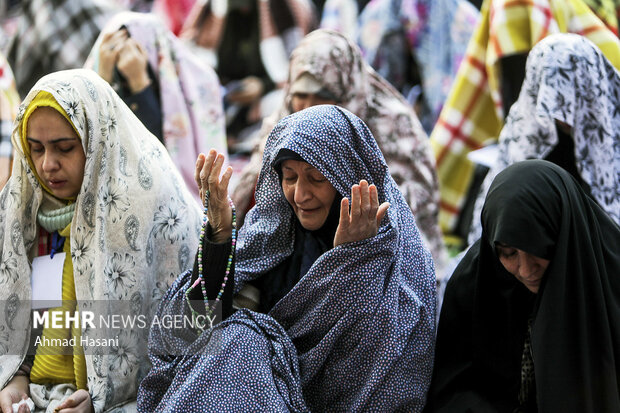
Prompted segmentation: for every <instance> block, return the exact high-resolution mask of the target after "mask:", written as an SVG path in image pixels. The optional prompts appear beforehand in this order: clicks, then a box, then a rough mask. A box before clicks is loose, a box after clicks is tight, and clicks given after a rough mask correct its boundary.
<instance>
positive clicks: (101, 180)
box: [0, 70, 200, 413]
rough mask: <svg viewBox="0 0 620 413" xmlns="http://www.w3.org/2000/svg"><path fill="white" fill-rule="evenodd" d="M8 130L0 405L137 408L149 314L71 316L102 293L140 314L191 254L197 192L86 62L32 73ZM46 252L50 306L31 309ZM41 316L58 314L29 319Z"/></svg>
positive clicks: (1, 234)
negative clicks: (110, 321)
mask: <svg viewBox="0 0 620 413" xmlns="http://www.w3.org/2000/svg"><path fill="white" fill-rule="evenodd" d="M12 141H13V145H14V147H15V149H16V158H15V162H14V165H13V171H12V176H11V178H10V180H9V182H8V183H7V185H6V187H5V188H4V190H3V191H2V193H0V285H2V291H1V292H0V312H3V313H4V317H2V318H3V319H2V321H0V336H2V341H1V343H2V344H0V347H2V348H0V354H1V355H0V366H2V367H1V368H0V388H2V391H1V392H0V408H1V409H2V412H3V413H4V412H5V411H12V410H11V404H14V403H19V402H20V400H22V399H25V398H28V397H30V398H31V399H32V401H33V402H34V406H35V407H34V411H35V412H39V411H50V412H51V411H58V412H61V413H62V412H63V411H65V410H66V409H75V410H66V411H95V412H102V411H107V410H110V409H112V408H115V407H120V406H123V408H124V409H125V411H134V410H135V397H136V391H137V387H138V383H139V381H140V379H141V378H142V377H143V375H144V374H145V373H146V371H147V370H148V361H147V357H146V351H145V350H146V337H147V334H148V327H149V325H148V323H145V324H142V325H140V324H138V325H137V327H134V328H122V326H117V327H110V328H108V329H107V330H105V329H104V330H105V331H103V330H101V329H98V327H100V326H93V325H86V324H84V323H83V322H82V323H81V324H80V323H74V322H71V321H72V318H71V317H77V316H78V314H82V315H83V314H84V312H85V311H88V310H90V311H93V310H94V309H95V308H96V307H98V306H99V307H101V306H102V304H103V306H105V307H108V308H111V309H113V311H114V310H115V311H117V312H119V313H120V312H122V310H121V309H122V308H124V306H123V304H127V305H128V307H127V308H131V311H132V313H131V314H129V315H137V314H144V315H149V314H151V313H152V311H153V310H154V308H155V306H156V304H157V302H158V300H159V298H160V297H161V295H162V294H163V292H165V291H166V290H167V288H168V287H169V285H170V284H171V282H172V280H173V279H174V277H175V275H176V274H177V273H178V272H179V271H183V270H186V269H187V267H188V265H191V257H190V251H194V250H195V249H196V247H197V243H198V233H197V231H196V230H195V228H198V227H199V226H200V208H199V205H198V204H197V203H196V202H195V201H194V199H193V197H192V195H191V194H190V193H189V191H188V190H187V189H186V187H185V185H183V184H182V182H183V181H182V178H181V177H180V175H179V173H178V171H177V170H176V168H175V167H174V165H173V163H172V161H171V159H170V157H169V156H168V154H167V151H166V150H165V148H164V147H163V146H162V145H161V143H160V142H159V141H158V140H157V138H155V137H154V136H153V135H152V134H151V133H150V132H148V130H147V129H146V128H145V127H144V126H143V125H142V124H141V123H140V121H139V120H138V119H137V118H136V117H135V115H134V114H133V113H132V111H131V110H130V109H129V108H128V107H127V106H126V105H125V104H124V103H123V102H122V100H121V99H120V98H119V97H118V95H117V94H116V93H115V92H114V90H113V89H112V88H111V87H110V86H109V85H108V84H107V83H106V82H105V81H103V80H102V79H101V78H99V76H97V75H96V74H95V73H94V72H92V71H88V70H71V71H64V72H57V73H53V74H51V75H48V76H46V77H44V78H42V79H41V80H40V81H39V82H38V83H37V84H36V85H35V86H34V87H33V89H32V90H31V91H30V93H29V94H28V96H27V97H26V99H25V100H24V102H23V103H22V106H21V107H20V110H19V114H18V116H17V119H16V121H15V126H14V129H13V134H12ZM63 253H64V254H63ZM48 254H49V255H48ZM59 260H60V262H59ZM42 262H45V263H46V264H45V267H44V268H45V270H43V271H41V270H40V268H41V266H42V265H43V264H41V263H42ZM53 262H55V263H56V264H57V265H56V272H57V274H56V278H57V279H58V280H59V281H58V288H59V291H60V293H59V297H58V298H60V299H61V301H60V302H61V305H59V306H52V307H54V308H52V309H47V310H41V308H47V307H44V306H43V305H42V304H41V303H40V301H38V300H39V299H40V294H41V293H40V292H41V290H51V289H53V287H54V285H55V284H54V282H53V279H54V276H53V275H54V271H53V270H52V267H54V265H53V264H50V263H53ZM31 303H32V306H31ZM31 307H32V311H33V312H32V313H31ZM48 307H49V306H48ZM31 314H34V316H32V317H31ZM122 314H124V315H128V314H127V313H122ZM44 317H49V319H51V320H54V319H56V320H60V322H59V323H58V324H59V325H60V327H59V325H58V324H57V325H53V324H52V323H50V325H48V324H43V328H42V330H41V329H39V330H37V329H36V327H37V325H38V323H37V320H41V319H43V318H44ZM102 335H108V336H110V338H109V341H108V342H107V343H108V344H110V345H102V344H100V343H103V341H102V340H101V337H102ZM143 349H144V350H143ZM22 409H23V408H22Z"/></svg>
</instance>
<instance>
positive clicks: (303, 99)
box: [291, 93, 338, 113]
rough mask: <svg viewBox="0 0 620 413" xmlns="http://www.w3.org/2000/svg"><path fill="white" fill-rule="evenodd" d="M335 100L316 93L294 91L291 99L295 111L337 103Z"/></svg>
mask: <svg viewBox="0 0 620 413" xmlns="http://www.w3.org/2000/svg"><path fill="white" fill-rule="evenodd" d="M336 103H338V102H336V101H335V100H331V99H324V98H322V97H320V96H318V95H316V94H314V93H294V94H293V97H292V99H291V109H292V111H293V113H295V112H299V111H300V110H304V109H306V108H309V107H310V106H316V105H335V104H336Z"/></svg>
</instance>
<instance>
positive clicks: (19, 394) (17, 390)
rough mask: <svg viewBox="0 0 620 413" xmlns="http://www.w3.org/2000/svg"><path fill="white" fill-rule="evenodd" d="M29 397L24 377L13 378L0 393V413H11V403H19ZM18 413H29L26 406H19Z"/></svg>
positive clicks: (26, 378) (26, 379)
mask: <svg viewBox="0 0 620 413" xmlns="http://www.w3.org/2000/svg"><path fill="white" fill-rule="evenodd" d="M28 397H30V396H29V380H28V377H26V376H15V377H13V378H12V379H11V381H9V383H8V384H7V385H6V386H5V387H4V389H2V391H0V409H1V410H2V413H13V403H19V402H20V400H22V399H27V398H28ZM18 412H19V413H29V412H30V409H29V408H28V406H27V405H26V404H22V405H21V406H19V410H18Z"/></svg>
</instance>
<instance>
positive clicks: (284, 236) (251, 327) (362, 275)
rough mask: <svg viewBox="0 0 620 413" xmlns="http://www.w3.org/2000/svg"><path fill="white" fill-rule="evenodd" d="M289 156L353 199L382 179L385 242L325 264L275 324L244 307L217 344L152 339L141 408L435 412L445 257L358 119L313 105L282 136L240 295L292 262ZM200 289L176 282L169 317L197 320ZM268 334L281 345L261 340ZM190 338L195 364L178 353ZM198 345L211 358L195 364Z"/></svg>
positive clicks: (336, 255) (276, 310) (247, 238)
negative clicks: (284, 178) (439, 266)
mask: <svg viewBox="0 0 620 413" xmlns="http://www.w3.org/2000/svg"><path fill="white" fill-rule="evenodd" d="M282 148H287V149H290V150H292V151H294V152H296V153H297V154H299V155H300V156H301V157H302V158H303V159H305V160H306V161H307V162H308V163H310V164H311V165H313V166H314V167H316V168H317V169H318V170H319V171H320V172H321V173H322V174H323V175H324V176H325V177H326V178H327V179H328V180H329V181H330V182H331V184H332V185H333V186H334V187H335V188H336V190H337V191H338V192H339V193H340V194H341V195H342V196H347V197H350V193H351V186H352V185H353V184H356V183H359V181H360V180H361V179H366V180H367V181H368V182H369V183H374V184H375V185H376V186H377V189H378V193H379V202H385V201H388V202H389V203H390V205H391V206H390V208H389V209H388V212H387V215H386V217H385V218H384V219H383V221H382V223H381V226H380V228H379V231H378V234H377V235H376V236H374V237H371V238H368V239H365V240H362V241H358V242H354V243H347V244H343V245H339V246H337V247H335V248H332V249H331V250H329V251H327V252H326V253H324V254H323V255H321V256H320V257H319V258H318V259H317V260H316V261H315V263H314V264H313V266H312V267H311V268H310V269H309V270H308V272H307V273H306V274H305V275H304V276H303V277H302V278H301V280H300V281H299V282H298V283H297V285H296V286H295V287H293V289H292V290H291V291H290V292H289V293H288V294H287V295H286V296H285V297H284V298H283V299H282V300H280V301H279V302H278V303H277V304H276V305H275V306H274V307H273V309H272V310H271V311H270V313H269V314H268V315H257V314H256V313H252V312H249V311H246V310H244V311H243V312H238V313H236V314H235V315H234V316H232V317H231V318H229V319H227V320H226V321H224V322H223V323H222V324H220V325H218V326H217V327H215V329H214V330H216V331H217V340H216V341H217V343H216V344H217V345H215V344H213V343H212V340H213V338H212V336H213V335H214V334H216V333H214V332H213V331H206V332H205V333H203V334H202V336H200V337H199V338H198V339H196V337H195V336H194V335H193V333H187V335H186V336H185V337H169V336H167V334H169V333H168V331H164V330H152V331H151V337H150V343H149V346H150V353H151V360H152V362H153V370H152V371H151V373H149V375H148V376H147V378H146V379H145V381H143V383H142V385H141V389H140V393H139V396H138V402H139V406H140V409H141V410H143V411H155V410H156V411H188V410H196V409H200V410H208V411H214V410H217V411H227V410H229V411H232V410H235V411H250V410H252V411H258V410H263V411H281V410H287V409H288V410H292V411H297V410H299V411H303V410H305V409H307V408H309V409H310V410H312V411H324V410H335V411H394V410H397V409H405V410H407V411H421V410H422V407H423V406H424V402H425V398H426V392H427V389H428V386H429V383H430V376H431V370H432V365H433V354H434V335H435V273H434V266H433V261H432V259H431V256H430V253H429V252H428V251H427V250H426V249H425V248H424V246H423V243H422V240H421V238H420V235H419V233H418V229H417V228H416V225H415V220H414V218H413V215H412V214H411V210H410V209H409V207H408V206H407V203H406V202H405V200H404V198H403V196H402V195H401V193H400V192H399V190H398V188H397V185H396V183H395V182H394V180H393V179H392V178H391V176H390V174H389V172H388V168H387V166H386V163H385V160H384V159H383V156H382V155H381V152H380V151H379V149H378V147H377V144H376V142H375V139H374V138H373V136H372V134H371V133H370V131H369V129H368V128H367V127H366V125H365V124H364V123H363V122H362V121H361V120H360V119H359V118H357V117H356V116H355V115H353V114H351V113H350V112H348V111H346V110H345V109H342V108H339V107H336V106H331V105H321V106H314V107H311V108H308V109H305V110H303V111H300V112H297V113H295V114H293V115H290V116H288V117H286V118H284V119H282V120H281V121H280V122H279V123H278V124H277V125H276V127H275V128H274V129H273V131H272V133H271V135H270V136H269V139H268V140H267V144H266V147H265V153H264V157H263V167H262V170H261V174H260V177H259V181H258V184H257V188H256V206H255V207H254V208H253V209H252V210H251V211H250V212H249V214H248V216H247V217H246V222H245V225H244V227H243V228H242V229H241V231H240V233H239V239H238V243H237V256H236V263H235V282H236V285H235V290H236V291H239V290H241V288H243V286H244V285H245V284H246V283H247V282H248V281H250V280H253V279H256V278H258V277H260V276H261V275H262V274H264V273H266V272H268V271H270V270H271V269H273V268H274V267H276V266H277V265H278V264H279V263H280V262H282V261H283V260H284V259H285V258H286V257H287V256H289V255H290V254H291V253H292V249H293V245H294V239H293V237H294V233H295V230H294V225H295V224H294V219H295V217H294V215H293V212H292V209H291V208H290V206H289V204H288V203H287V201H286V199H285V198H284V194H283V192H282V189H281V186H280V181H279V179H278V175H277V173H276V171H274V169H273V168H272V162H273V160H274V158H275V156H276V155H277V153H278V152H279V150H280V149H282ZM189 282H190V277H189V275H185V277H184V278H183V279H179V280H177V282H176V283H175V285H174V286H173V287H172V289H171V291H170V292H169V294H168V297H167V298H166V299H164V300H163V304H162V307H161V308H160V314H164V313H170V314H178V313H187V309H186V308H185V307H184V304H185V303H184V302H183V293H184V292H185V289H186V288H187V286H188V285H189ZM278 326H281V328H279V327H278ZM268 329H269V330H270V331H273V332H275V333H274V335H273V336H271V335H269V334H263V333H262V332H264V331H265V330H268ZM259 331H260V332H261V333H260V334H259V333H257V332H259ZM210 336H211V338H209V337H210ZM193 340H195V341H193ZM184 343H185V346H186V347H188V350H187V352H186V354H189V355H188V356H185V357H171V356H166V355H165V354H166V352H167V351H168V346H170V345H173V346H180V347H179V348H181V347H182V346H183V345H184ZM197 343H198V344H197ZM290 344H292V345H293V346H292V347H291V346H290ZM210 347H212V348H213V349H215V351H209V348H210ZM196 349H201V350H203V349H204V351H202V353H201V354H199V355H191V354H195V353H197V350H196ZM293 349H294V350H295V351H296V355H297V357H291V354H292V353H293ZM219 350H221V351H219ZM157 354H164V355H163V356H161V355H157ZM267 355H269V356H267ZM283 363H287V364H286V365H285V366H284V365H283ZM282 372H285V373H282ZM175 376H176V377H177V378H174V377H175ZM276 378H277V380H276ZM278 380H280V381H278ZM214 382H216V383H214ZM257 382H260V383H262V384H261V385H260V386H261V387H258V386H257V385H256V383H257ZM168 383H171V385H170V386H169V387H166V386H167V385H168ZM222 389H233V390H234V391H231V392H230V394H228V393H226V392H225V391H224V390H222ZM282 389H287V390H286V391H287V393H286V394H284V393H283V392H282ZM226 391H227V390H226ZM299 393H301V394H302V395H303V399H300V397H299ZM306 406H307V407H306Z"/></svg>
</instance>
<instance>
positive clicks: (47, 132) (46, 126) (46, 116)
mask: <svg viewBox="0 0 620 413" xmlns="http://www.w3.org/2000/svg"><path fill="white" fill-rule="evenodd" d="M27 121H28V129H27V134H28V136H27V137H29V138H30V137H33V138H35V137H36V138H39V137H45V136H49V137H57V136H60V135H62V136H63V137H77V133H76V132H75V130H73V127H72V126H71V124H70V123H69V121H67V119H65V118H64V116H62V115H61V114H60V113H58V111H56V110H55V109H53V108H50V107H47V106H42V107H39V108H37V109H35V110H34V112H32V115H30V117H29V118H28V120H27Z"/></svg>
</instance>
